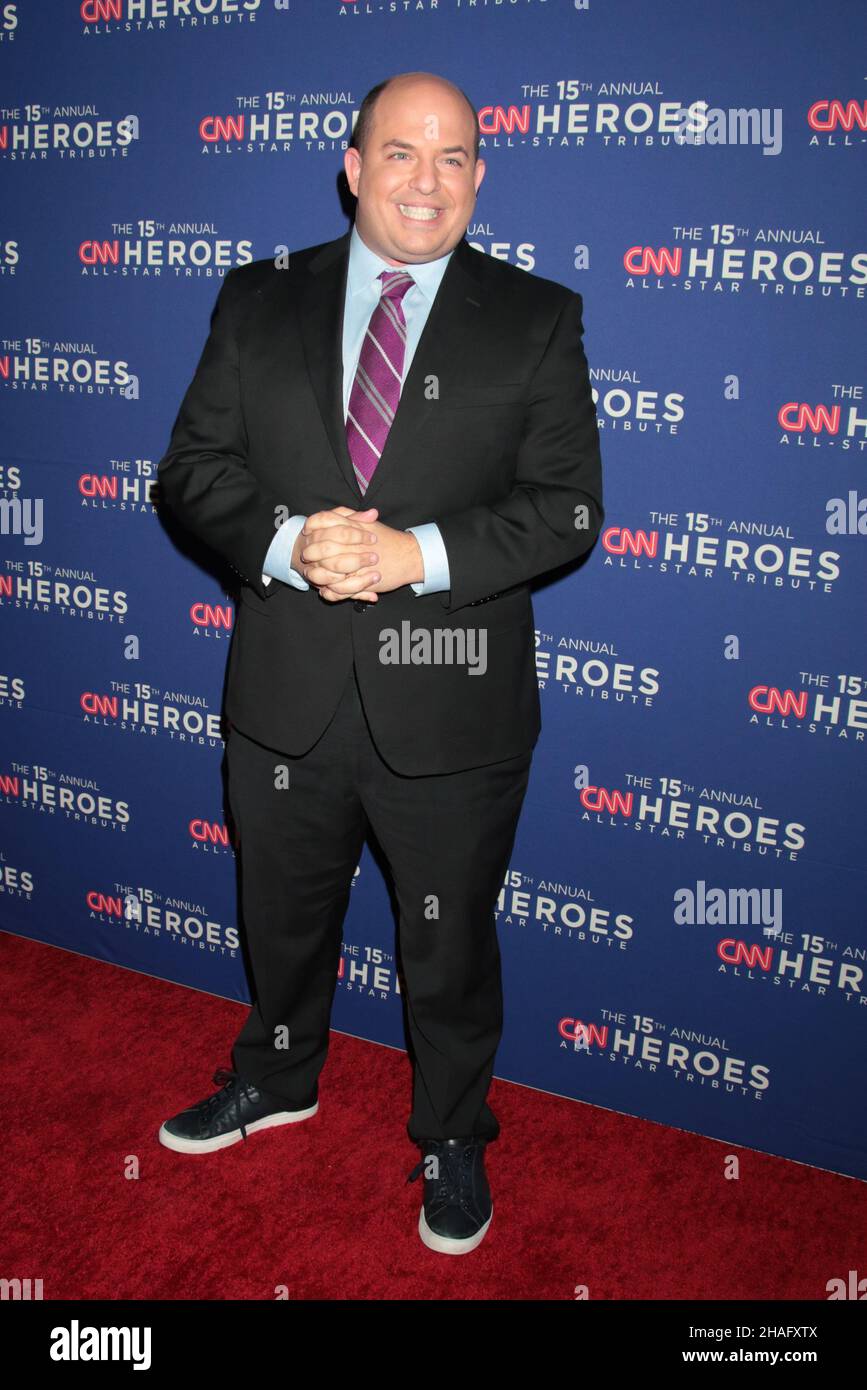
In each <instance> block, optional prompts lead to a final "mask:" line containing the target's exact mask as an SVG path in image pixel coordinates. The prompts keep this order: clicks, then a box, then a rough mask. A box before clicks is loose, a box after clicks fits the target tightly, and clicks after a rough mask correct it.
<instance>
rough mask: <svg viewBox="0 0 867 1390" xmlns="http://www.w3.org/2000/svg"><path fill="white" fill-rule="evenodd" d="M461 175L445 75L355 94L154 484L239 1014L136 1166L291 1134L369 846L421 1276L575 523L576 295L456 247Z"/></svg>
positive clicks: (464, 113) (455, 1131)
mask: <svg viewBox="0 0 867 1390" xmlns="http://www.w3.org/2000/svg"><path fill="white" fill-rule="evenodd" d="M478 154H479V131H478V122H477V119H476V112H475V109H474V108H473V106H472V104H471V103H470V101H469V99H468V98H467V97H466V95H465V94H464V93H463V92H462V91H461V90H460V89H459V88H457V87H455V86H454V84H452V83H451V82H449V81H447V80H446V79H444V78H441V77H438V76H435V75H434V74H431V73H403V74H400V75H398V76H396V77H392V78H390V79H388V80H387V81H386V82H383V83H380V84H379V85H378V86H376V87H374V88H373V89H372V91H370V92H368V94H367V96H366V97H365V99H364V101H363V102H362V105H361V109H360V111H359V114H358V119H357V121H356V124H355V129H354V132H353V137H352V141H351V144H350V148H348V149H347V151H346V154H345V159H344V164H345V171H346V176H347V179H348V182H349V187H350V190H351V192H352V193H353V194H354V196H355V198H356V200H357V210H356V217H355V223H354V226H353V227H352V229H351V230H350V231H349V232H347V233H345V234H344V235H343V236H340V237H338V238H337V239H336V240H333V241H329V242H325V243H322V244H319V245H317V246H314V247H309V248H306V249H305V250H301V251H298V252H296V253H295V254H293V256H292V257H291V258H290V264H289V268H288V269H285V268H282V267H281V268H278V267H277V266H276V265H275V264H274V263H273V262H272V261H269V260H261V261H254V262H252V263H251V264H249V265H247V266H243V267H239V268H236V269H234V270H232V271H230V272H229V274H228V275H227V276H226V279H225V281H224V284H223V287H222V289H221V291H220V294H219V297H218V300H217V304H216V307H215V311H214V314H213V316H212V320H211V331H210V335H209V337H208V340H207V342H206V344H205V347H204V350H203V353H202V356H201V359H200V361H199V364H198V366H197V369H196V372H195V375H194V377H193V380H192V382H191V384H190V386H189V387H188V389H187V392H186V394H185V396H184V399H183V402H182V404H181V407H180V411H179V413H178V416H177V419H176V421H175V425H174V428H173V431H172V436H171V440H170V443H169V447H168V450H167V452H166V454H165V456H164V457H163V459H162V460H161V461H160V465H159V481H160V484H161V488H162V495H163V497H164V500H165V502H166V503H167V505H168V507H169V509H170V510H171V511H172V512H173V513H174V514H175V515H176V516H177V517H178V518H179V519H180V521H181V522H182V523H183V524H184V526H185V527H186V528H187V529H188V530H189V531H190V532H192V533H193V534H194V535H196V536H197V537H198V538H199V539H200V540H201V541H204V542H205V543H206V544H207V545H208V546H209V547H210V548H211V549H213V550H214V551H216V552H217V553H218V554H219V555H220V556H222V558H223V559H224V560H225V561H226V562H227V563H228V564H229V566H230V567H231V568H232V569H233V570H234V572H235V573H236V575H237V576H238V578H239V579H240V581H241V583H240V604H239V606H238V613H237V621H236V625H235V629H234V632H233V637H232V644H231V649H230V653H229V666H228V677H227V689H226V715H227V718H228V720H229V724H230V728H229V734H228V739H227V745H226V765H227V772H228V792H229V801H230V807H231V811H232V815H233V817H234V820H235V823H236V826H237V829H238V832H239V838H240V849H239V854H240V876H241V903H242V915H243V926H244V928H245V932H246V939H247V943H248V947H249V956H250V962H251V968H252V975H253V979H252V984H251V988H252V992H253V996H254V1002H253V1007H252V1009H251V1011H250V1014H249V1017H248V1018H247V1020H246V1022H245V1024H244V1027H243V1028H242V1029H241V1032H240V1034H239V1036H238V1038H237V1039H236V1041H235V1044H234V1049H233V1063H234V1067H233V1069H221V1070H218V1071H217V1073H216V1075H215V1077H214V1081H215V1084H216V1085H217V1086H218V1087H219V1089H218V1090H217V1091H216V1092H214V1093H213V1094H211V1095H210V1096H208V1097H207V1098H206V1099H204V1100H201V1101H199V1102H197V1103H196V1104H194V1105H191V1106H189V1107H188V1108H186V1109H185V1110H182V1111H181V1112H180V1113H179V1114H177V1115H175V1116H174V1117H173V1118H172V1119H170V1120H167V1121H166V1122H165V1123H164V1124H163V1125H162V1127H161V1129H160V1133H159V1137H160V1140H161V1142H162V1143H163V1144H165V1145H167V1146H168V1147H169V1148H172V1149H174V1150H176V1151H177V1152H180V1153H185V1154H191V1153H209V1152H212V1151H214V1150H217V1149H221V1148H224V1147H226V1146H228V1145H230V1144H234V1143H236V1142H237V1141H238V1140H240V1139H242V1138H243V1139H245V1140H246V1139H247V1138H248V1137H249V1136H250V1135H251V1134H254V1133H256V1132H257V1131H258V1130H261V1129H265V1128H272V1127H274V1126H281V1125H288V1124H293V1123H297V1122H299V1121H303V1120H306V1119H308V1118H310V1117H311V1116H312V1115H314V1114H315V1113H316V1111H317V1110H318V1105H319V1076H320V1072H321V1071H322V1068H323V1065H324V1063H325V1060H326V1055H327V1050H328V1038H329V1023H330V1017H331V1006H332V1001H333V996H334V991H335V987H336V980H337V970H338V964H339V957H340V950H341V942H342V928H343V919H344V915H345V912H346V908H347V905H348V902H349V894H350V888H351V883H352V879H353V874H354V871H355V868H356V865H357V863H358V859H359V856H360V854H361V850H362V846H363V843H364V839H365V836H366V835H367V834H368V833H370V834H372V835H373V837H374V838H375V840H376V841H377V842H378V845H379V847H380V848H381V850H382V852H383V854H384V856H385V858H386V860H387V863H388V867H389V871H390V873H391V876H392V877H393V880H394V888H395V895H396V898H397V903H398V907H399V922H398V928H397V958H398V965H399V969H400V974H401V991H402V996H403V1000H404V1003H405V1008H406V1020H405V1021H406V1028H407V1034H408V1039H407V1041H408V1049H409V1052H410V1056H411V1060H412V1067H413V1089H412V1109H411V1113H410V1116H409V1121H408V1125H407V1129H408V1133H409V1136H410V1138H411V1139H412V1140H413V1141H414V1142H415V1143H416V1144H417V1145H418V1146H419V1148H420V1150H421V1158H420V1162H419V1163H418V1164H417V1165H416V1167H415V1168H414V1169H413V1171H412V1172H411V1173H410V1175H409V1176H410V1179H414V1178H416V1177H418V1176H420V1175H421V1174H422V1173H424V1197H423V1201H422V1205H421V1210H420V1212H419V1232H420V1235H421V1238H422V1240H423V1241H424V1243H425V1244H426V1245H427V1246H428V1247H429V1248H431V1249H433V1250H437V1251H439V1252H442V1253H445V1254H464V1253H466V1252H468V1251H470V1250H473V1249H475V1248H476V1247H477V1246H478V1245H479V1243H480V1242H481V1241H482V1239H483V1238H484V1236H485V1234H486V1232H487V1230H488V1228H489V1226H490V1223H491V1218H492V1212H493V1203H492V1200H491V1193H490V1187H489V1183H488V1178H487V1174H486V1170H485V1163H484V1150H485V1146H486V1144H488V1143H489V1142H491V1141H492V1140H494V1139H496V1137H497V1135H498V1133H499V1123H498V1121H497V1119H496V1118H495V1116H494V1114H493V1112H492V1110H491V1109H490V1107H489V1105H488V1103H487V1099H486V1097H487V1093H488V1090H489V1086H490V1082H491V1077H492V1074H493V1066H494V1058H495V1054H496V1050H497V1046H498V1044H499V1040H500V1036H501V1031H502V1017H503V1000H502V988H501V977H500V954H499V945H498V940H497V931H496V920H495V916H494V906H495V902H496V898H497V895H498V893H499V890H500V888H501V886H502V883H503V880H504V877H505V874H506V870H507V867H508V863H509V857H510V854H511V850H512V846H513V843H514V838H515V833H516V828H517V824H518V818H519V816H520V812H521V807H522V804H523V800H524V795H525V792H526V788H527V782H528V779H529V773H530V765H531V761H532V755H533V748H534V746H535V743H536V741H537V738H538V735H539V730H540V707H539V695H538V687H537V682H536V675H535V658H534V630H533V611H532V605H531V602H530V596H529V582H530V581H531V580H532V579H534V578H536V577H538V576H540V575H543V574H545V573H546V572H547V571H549V570H552V569H554V568H556V567H558V566H562V565H564V564H567V563H569V562H571V561H574V560H576V559H578V558H579V557H580V556H581V555H583V554H584V553H585V552H586V551H588V550H589V549H590V547H591V546H592V544H593V542H594V540H595V538H596V536H597V534H598V531H599V528H600V525H601V522H602V518H603V509H602V479H601V461H600V456H599V442H598V433H597V427H596V412H595V408H594V405H593V400H592V396H591V391H590V382H589V378H588V372H587V363H586V360H585V356H584V352H583V349H582V346H581V335H582V318H581V313H582V303H581V298H580V296H579V295H577V294H575V293H574V292H573V291H571V290H569V289H567V288H566V287H564V286H563V285H560V284H557V283H556V282H555V281H552V280H546V279H543V278H541V277H538V276H533V275H530V274H528V273H526V272H524V271H520V270H517V269H516V268H515V267H513V266H510V265H508V264H506V263H504V262H501V261H497V260H494V259H492V258H491V257H489V256H486V255H484V254H482V253H481V252H479V251H476V250H474V249H473V248H472V247H471V246H470V245H469V243H468V242H467V240H466V236H465V233H466V229H467V226H468V223H469V220H470V218H471V216H472V215H473V211H474V208H475V204H476V195H477V193H478V191H479V188H480V186H481V183H482V180H483V178H484V175H485V164H484V161H483V160H482V159H480V158H479V157H478ZM374 504H375V505H374ZM398 634H401V636H400V637H399V638H398ZM404 639H405V640H404ZM480 652H484V662H481V661H480V660H478V659H473V658H471V657H470V655H469V654H470V653H474V654H476V658H477V657H478V654H479V653H480ZM469 677H475V678H474V679H473V678H469ZM359 1085H361V1082H359ZM348 1103H350V1104H351V1098H350V1100H349V1102H348ZM374 1143H375V1140H372V1147H373V1144H374ZM376 1161H377V1158H376V1154H375V1152H372V1153H371V1163H376Z"/></svg>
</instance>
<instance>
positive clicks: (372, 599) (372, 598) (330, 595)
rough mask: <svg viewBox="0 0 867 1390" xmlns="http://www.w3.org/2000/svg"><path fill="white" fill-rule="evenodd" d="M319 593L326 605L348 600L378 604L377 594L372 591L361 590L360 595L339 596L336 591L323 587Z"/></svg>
mask: <svg viewBox="0 0 867 1390" xmlns="http://www.w3.org/2000/svg"><path fill="white" fill-rule="evenodd" d="M319 593H320V595H321V597H322V598H324V599H325V600H326V601H327V602H328V603H340V601H341V600H344V601H345V600H346V599H348V598H354V599H356V600H358V599H364V600H365V602H367V603H379V594H376V593H374V591H373V590H372V589H366V590H362V592H361V593H360V594H339V593H338V592H337V590H336V589H330V588H328V587H324V588H322V589H320V590H319Z"/></svg>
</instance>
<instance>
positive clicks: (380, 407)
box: [346, 270, 415, 494]
mask: <svg viewBox="0 0 867 1390" xmlns="http://www.w3.org/2000/svg"><path fill="white" fill-rule="evenodd" d="M379 279H380V280H381V281H382V293H381V295H380V299H379V303H378V304H377V306H376V308H375V309H374V311H373V313H372V314H371V316H370V323H369V324H368V325H367V332H366V333H365V335H364V342H363V343H362V345H361V355H360V356H359V359H358V367H357V369H356V372H355V380H354V381H353V383H352V390H351V392H350V393H349V411H348V414H347V416H346V442H347V444H348V445H349V455H350V458H351V459H352V465H353V467H354V469H355V476H356V478H357V479H358V486H359V487H360V488H361V491H362V494H364V493H365V492H366V491H367V489H368V487H369V485H370V480H371V478H372V477H373V475H374V473H375V471H376V465H377V464H378V463H379V460H380V457H381V455H382V451H383V449H384V448H385V441H386V439H387V438H388V432H389V430H390V429H391V425H392V421H393V420H394V416H395V412H396V410H397V406H398V402H399V400H400V388H401V383H402V381H403V363H404V357H405V354H406V319H405V317H404V313H403V305H402V304H401V300H402V299H403V296H404V295H405V294H406V292H407V290H408V289H409V287H410V285H414V284H415V281H414V280H413V278H412V276H411V275H410V274H408V272H407V271H405V270H395V271H388V270H384V271H383V272H382V274H381V275H380V276H379Z"/></svg>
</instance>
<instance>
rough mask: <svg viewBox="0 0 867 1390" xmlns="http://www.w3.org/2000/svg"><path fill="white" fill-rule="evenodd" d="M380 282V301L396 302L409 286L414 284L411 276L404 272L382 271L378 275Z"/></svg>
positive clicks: (401, 297)
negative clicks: (393, 300)
mask: <svg viewBox="0 0 867 1390" xmlns="http://www.w3.org/2000/svg"><path fill="white" fill-rule="evenodd" d="M379 278H380V280H381V281H382V293H381V298H382V299H396V300H398V302H399V301H400V300H401V299H403V296H404V295H405V294H406V292H407V290H408V289H409V288H410V286H411V285H414V284H415V280H413V278H412V276H411V275H410V274H409V272H408V271H406V270H393V271H389V270H384V271H383V272H382V274H381V275H380V277H379Z"/></svg>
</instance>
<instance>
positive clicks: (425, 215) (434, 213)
mask: <svg viewBox="0 0 867 1390" xmlns="http://www.w3.org/2000/svg"><path fill="white" fill-rule="evenodd" d="M398 207H399V208H400V210H401V212H402V213H403V215H404V217H412V218H413V219H414V220H415V221H416V222H432V221H433V219H434V218H435V217H439V215H440V209H439V208H415V207H410V206H409V204H408V203H398Z"/></svg>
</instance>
